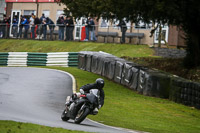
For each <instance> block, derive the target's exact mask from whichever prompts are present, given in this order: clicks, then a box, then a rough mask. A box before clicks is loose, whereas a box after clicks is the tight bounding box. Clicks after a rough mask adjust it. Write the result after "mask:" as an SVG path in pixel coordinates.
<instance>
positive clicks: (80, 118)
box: [74, 108, 90, 124]
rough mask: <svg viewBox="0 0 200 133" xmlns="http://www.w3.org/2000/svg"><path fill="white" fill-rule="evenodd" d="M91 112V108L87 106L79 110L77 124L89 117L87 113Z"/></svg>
mask: <svg viewBox="0 0 200 133" xmlns="http://www.w3.org/2000/svg"><path fill="white" fill-rule="evenodd" d="M89 113H90V109H89V108H85V109H83V110H79V111H78V114H77V115H76V118H75V120H74V122H75V123H76V124H80V123H81V122H82V121H83V120H84V119H85V118H86V117H87V115H88V114H89Z"/></svg>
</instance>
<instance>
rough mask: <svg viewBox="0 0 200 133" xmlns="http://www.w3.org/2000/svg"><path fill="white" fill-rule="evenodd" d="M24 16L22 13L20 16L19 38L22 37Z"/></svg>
mask: <svg viewBox="0 0 200 133" xmlns="http://www.w3.org/2000/svg"><path fill="white" fill-rule="evenodd" d="M22 22H23V17H22V15H21V16H20V24H19V33H18V34H17V38H19V37H20V38H22V29H23V24H22Z"/></svg>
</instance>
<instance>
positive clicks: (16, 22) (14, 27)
mask: <svg viewBox="0 0 200 133" xmlns="http://www.w3.org/2000/svg"><path fill="white" fill-rule="evenodd" d="M17 30H18V19H17V16H14V18H13V23H12V34H13V37H17Z"/></svg>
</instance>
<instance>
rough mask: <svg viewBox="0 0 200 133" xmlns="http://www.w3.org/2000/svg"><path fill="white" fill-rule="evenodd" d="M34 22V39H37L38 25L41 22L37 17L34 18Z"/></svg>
mask: <svg viewBox="0 0 200 133" xmlns="http://www.w3.org/2000/svg"><path fill="white" fill-rule="evenodd" d="M34 24H35V33H36V34H35V37H36V39H39V28H38V27H39V26H40V24H41V22H40V19H39V18H38V17H36V18H35V20H34Z"/></svg>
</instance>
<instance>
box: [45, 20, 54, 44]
mask: <svg viewBox="0 0 200 133" xmlns="http://www.w3.org/2000/svg"><path fill="white" fill-rule="evenodd" d="M46 22H47V25H48V26H49V30H50V40H53V32H54V28H55V24H54V22H53V21H52V20H51V19H50V18H49V17H47V19H46Z"/></svg>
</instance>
